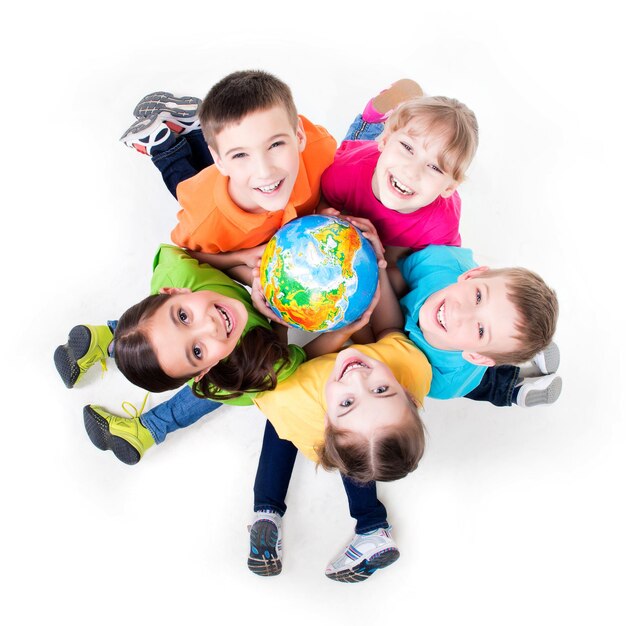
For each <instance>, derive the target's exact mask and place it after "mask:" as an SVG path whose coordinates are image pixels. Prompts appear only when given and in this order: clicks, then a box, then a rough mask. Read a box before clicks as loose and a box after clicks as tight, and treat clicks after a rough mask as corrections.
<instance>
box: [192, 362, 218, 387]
mask: <svg viewBox="0 0 626 626" xmlns="http://www.w3.org/2000/svg"><path fill="white" fill-rule="evenodd" d="M213 365H215V364H213ZM213 365H211V367H213ZM211 367H207V368H205V369H203V370H202V371H201V372H200V373H199V374H198V375H197V376H194V377H193V381H194V382H195V383H198V382H200V380H201V379H202V377H203V376H204V375H205V374H208V372H209V370H210V369H211Z"/></svg>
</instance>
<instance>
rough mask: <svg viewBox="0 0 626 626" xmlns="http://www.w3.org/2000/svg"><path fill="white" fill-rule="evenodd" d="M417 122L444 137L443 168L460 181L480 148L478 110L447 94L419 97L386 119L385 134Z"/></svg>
mask: <svg viewBox="0 0 626 626" xmlns="http://www.w3.org/2000/svg"><path fill="white" fill-rule="evenodd" d="M412 121H416V122H417V124H418V126H419V128H420V131H421V132H423V133H425V134H427V135H431V134H434V135H436V136H441V137H443V138H444V139H445V141H446V147H445V148H444V150H443V153H442V154H441V155H440V156H439V158H440V160H441V163H440V166H441V169H442V170H444V171H445V172H447V173H448V174H450V175H451V176H452V178H453V179H454V180H455V181H457V182H459V183H460V182H462V181H463V180H464V178H465V171H466V170H467V168H468V167H469V164H470V163H471V162H472V159H473V158H474V155H475V154H476V149H477V148H478V122H477V121H476V116H475V115H474V113H473V112H472V111H471V110H470V109H469V108H468V107H467V106H465V105H464V104H463V103H462V102H459V101H458V100H455V99H454V98H447V97H445V96H417V97H414V98H410V99H409V100H406V101H405V102H403V103H402V104H400V105H399V106H398V107H397V108H396V109H395V110H394V111H393V113H392V114H391V115H390V116H389V118H388V119H387V121H386V122H385V130H384V131H383V135H382V136H383V137H384V136H385V135H388V134H391V133H394V132H396V131H397V130H399V129H400V128H404V127H405V126H407V125H408V124H409V122H412Z"/></svg>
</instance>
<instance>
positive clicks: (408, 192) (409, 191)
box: [391, 176, 415, 196]
mask: <svg viewBox="0 0 626 626" xmlns="http://www.w3.org/2000/svg"><path fill="white" fill-rule="evenodd" d="M391 184H392V185H393V186H394V187H395V188H396V189H397V190H398V191H399V192H400V193H402V194H404V195H405V196H412V195H413V194H414V193H415V192H414V191H413V190H412V189H409V188H408V187H405V186H404V185H403V184H402V183H401V182H400V181H399V180H398V179H397V178H396V177H395V176H392V177H391Z"/></svg>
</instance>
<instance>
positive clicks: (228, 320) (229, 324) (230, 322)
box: [215, 304, 235, 337]
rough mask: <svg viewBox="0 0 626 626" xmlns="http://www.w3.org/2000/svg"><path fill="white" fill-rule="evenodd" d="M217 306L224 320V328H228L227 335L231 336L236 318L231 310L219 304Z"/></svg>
mask: <svg viewBox="0 0 626 626" xmlns="http://www.w3.org/2000/svg"><path fill="white" fill-rule="evenodd" d="M215 308H216V309H217V311H218V313H219V314H220V315H221V316H222V319H223V320H224V328H225V330H226V336H227V337H230V334H231V333H232V332H233V329H234V328H235V320H234V318H233V316H232V315H231V314H230V311H228V310H227V309H225V308H224V307H222V306H220V305H219V304H216V305H215Z"/></svg>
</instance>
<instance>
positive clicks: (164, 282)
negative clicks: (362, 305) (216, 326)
mask: <svg viewBox="0 0 626 626" xmlns="http://www.w3.org/2000/svg"><path fill="white" fill-rule="evenodd" d="M152 267H153V271H154V273H153V274H152V281H151V283H150V293H151V294H155V293H159V289H161V288H162V287H177V288H179V289H182V288H187V289H191V291H215V292H216V293H219V294H221V295H223V296H226V297H227V298H235V299H237V300H239V301H240V302H242V303H243V305H244V306H245V307H246V311H247V313H248V321H247V322H246V325H245V327H244V329H243V332H242V335H241V336H242V337H243V335H245V334H246V333H247V332H248V331H249V330H250V329H252V328H254V327H255V326H263V328H268V329H269V328H271V327H270V323H269V322H268V321H267V318H265V317H264V316H263V315H261V313H259V312H258V311H257V310H256V309H255V308H254V306H253V305H252V299H251V298H250V294H249V293H248V290H247V289H246V288H245V287H243V286H242V285H240V284H238V283H236V282H235V281H234V280H232V279H231V278H229V277H228V276H226V274H224V273H223V272H220V270H217V269H215V268H214V267H211V266H210V265H207V264H206V263H199V262H198V261H197V260H196V259H194V258H193V257H191V256H189V255H188V254H187V252H185V250H183V249H181V248H177V247H176V246H170V245H168V244H162V245H161V246H160V247H159V249H158V251H157V253H156V256H155V257H154V263H153V265H152ZM289 354H290V363H289V365H288V366H287V367H285V368H283V369H282V370H281V372H280V374H279V375H278V380H279V381H282V380H285V379H286V378H289V376H291V375H292V374H293V373H294V372H295V371H296V369H297V368H298V366H299V365H300V364H301V363H303V362H304V361H305V360H306V355H305V353H304V350H303V349H302V348H301V347H300V346H296V345H293V344H290V345H289ZM279 365H280V363H276V365H275V368H276V369H277V368H278V366H279ZM188 384H189V385H192V384H193V380H190V381H189V383H188ZM255 395H256V393H253V392H250V393H244V394H243V395H242V396H239V397H238V398H234V399H232V400H223V401H221V402H223V403H224V404H234V405H238V406H246V405H251V404H253V402H252V399H253V398H254V396H255Z"/></svg>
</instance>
